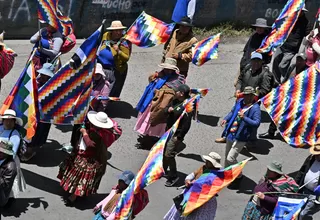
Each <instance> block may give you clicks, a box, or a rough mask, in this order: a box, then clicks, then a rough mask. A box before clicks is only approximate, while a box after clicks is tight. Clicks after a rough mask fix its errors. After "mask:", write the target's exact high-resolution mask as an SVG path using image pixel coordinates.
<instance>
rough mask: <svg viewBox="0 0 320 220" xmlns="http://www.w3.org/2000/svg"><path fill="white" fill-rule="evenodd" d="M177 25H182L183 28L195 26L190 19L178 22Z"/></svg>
mask: <svg viewBox="0 0 320 220" xmlns="http://www.w3.org/2000/svg"><path fill="white" fill-rule="evenodd" d="M177 24H179V25H182V26H187V27H193V26H194V25H193V24H192V20H191V19H190V18H189V17H183V18H181V20H180V22H178V23H177Z"/></svg>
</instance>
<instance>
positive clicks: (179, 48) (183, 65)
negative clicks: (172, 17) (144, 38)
mask: <svg viewBox="0 0 320 220" xmlns="http://www.w3.org/2000/svg"><path fill="white" fill-rule="evenodd" d="M177 24H178V25H179V29H177V30H175V31H174V32H173V35H172V38H171V40H170V42H169V44H168V47H167V48H166V49H165V50H164V52H163V59H162V60H163V61H164V60H165V58H174V59H176V60H177V65H178V68H179V70H180V74H181V75H184V76H185V77H187V75H188V70H189V64H190V62H191V61H192V45H193V44H195V43H196V42H197V41H198V40H197V38H195V37H194V34H193V32H192V27H193V24H192V21H191V19H190V18H188V17H184V18H182V19H181V21H180V22H178V23H177Z"/></svg>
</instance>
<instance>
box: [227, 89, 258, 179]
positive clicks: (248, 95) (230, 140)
mask: <svg viewBox="0 0 320 220" xmlns="http://www.w3.org/2000/svg"><path fill="white" fill-rule="evenodd" d="M243 94H244V98H242V99H240V100H239V101H237V102H236V104H235V106H234V107H233V108H232V110H231V112H230V113H229V114H228V115H227V116H226V117H225V118H224V120H223V121H222V122H221V126H224V125H226V124H227V126H226V128H225V130H224V132H223V136H224V137H226V138H227V144H226V153H225V163H224V165H225V167H228V166H230V165H233V164H236V163H237V157H238V155H239V154H240V152H241V151H242V149H243V147H244V146H245V145H246V143H247V141H249V140H250V137H251V136H252V134H256V132H257V129H258V127H259V126H260V122H261V110H260V106H259V104H258V103H255V101H254V97H255V90H254V88H253V87H251V86H247V87H246V88H245V89H244V91H243ZM239 178H241V176H240V177H239ZM238 180H240V179H238ZM236 184H238V181H236V182H235V183H234V184H233V185H236Z"/></svg>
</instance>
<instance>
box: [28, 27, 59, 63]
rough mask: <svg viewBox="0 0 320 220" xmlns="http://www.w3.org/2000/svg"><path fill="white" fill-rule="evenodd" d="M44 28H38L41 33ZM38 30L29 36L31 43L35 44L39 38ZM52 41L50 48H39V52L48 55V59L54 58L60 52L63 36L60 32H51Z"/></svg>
mask: <svg viewBox="0 0 320 220" xmlns="http://www.w3.org/2000/svg"><path fill="white" fill-rule="evenodd" d="M45 30H46V28H41V29H40V32H41V34H42V32H43V31H45ZM39 35H40V34H39V31H38V32H37V33H35V34H34V35H33V36H32V37H31V38H30V42H31V43H32V44H35V43H37V42H38V41H39V40H38V37H39ZM52 38H53V39H52V41H53V46H52V48H50V49H46V48H41V49H40V53H43V54H45V55H47V56H48V57H50V59H54V58H55V57H56V56H57V55H58V53H59V52H60V49H61V47H62V44H63V36H62V34H61V33H60V32H59V31H57V32H55V33H52Z"/></svg>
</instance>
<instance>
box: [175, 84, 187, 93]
mask: <svg viewBox="0 0 320 220" xmlns="http://www.w3.org/2000/svg"><path fill="white" fill-rule="evenodd" d="M177 92H182V93H183V94H184V95H188V94H189V93H190V87H189V86H188V85H186V84H182V85H180V86H179V87H178V89H177Z"/></svg>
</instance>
